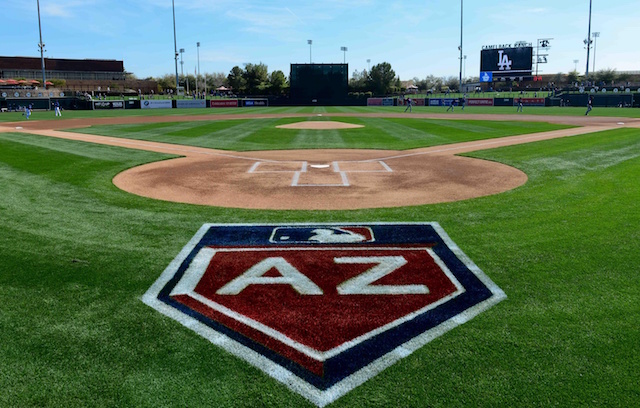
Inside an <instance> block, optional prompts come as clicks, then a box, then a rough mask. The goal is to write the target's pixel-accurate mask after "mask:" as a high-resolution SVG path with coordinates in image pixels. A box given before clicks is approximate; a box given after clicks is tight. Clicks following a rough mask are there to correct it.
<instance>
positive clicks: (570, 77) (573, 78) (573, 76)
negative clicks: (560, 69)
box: [567, 69, 580, 85]
mask: <svg viewBox="0 0 640 408" xmlns="http://www.w3.org/2000/svg"><path fill="white" fill-rule="evenodd" d="M579 80H580V74H578V71H576V70H575V69H574V70H573V71H571V72H569V73H568V74H567V82H568V83H569V84H571V85H573V84H575V83H576V82H579Z"/></svg>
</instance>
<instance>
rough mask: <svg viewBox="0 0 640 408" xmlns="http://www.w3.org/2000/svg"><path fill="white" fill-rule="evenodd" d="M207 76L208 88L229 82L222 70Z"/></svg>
mask: <svg viewBox="0 0 640 408" xmlns="http://www.w3.org/2000/svg"><path fill="white" fill-rule="evenodd" d="M205 77H206V78H207V88H209V89H216V88H219V87H221V86H222V85H227V84H229V81H228V80H227V77H226V76H225V74H224V73H222V72H214V73H213V74H206V75H205Z"/></svg>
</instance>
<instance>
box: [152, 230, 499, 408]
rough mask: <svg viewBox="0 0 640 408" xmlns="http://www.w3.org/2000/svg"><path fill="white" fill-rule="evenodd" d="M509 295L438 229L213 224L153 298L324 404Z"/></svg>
mask: <svg viewBox="0 0 640 408" xmlns="http://www.w3.org/2000/svg"><path fill="white" fill-rule="evenodd" d="M504 298H505V295H504V293H503V292H502V291H501V290H500V289H499V288H498V287H497V286H496V285H495V284H494V283H493V282H491V280H490V279H489V278H488V277H487V276H486V275H484V273H482V271H480V270H479V269H478V268H477V266H475V265H474V264H473V262H471V260H469V259H468V258H467V257H466V256H465V255H464V254H463V253H462V252H461V251H460V249H459V248H458V247H457V246H456V245H455V244H454V243H453V242H452V241H451V239H450V238H449V237H448V236H447V235H446V233H445V232H444V231H443V230H442V228H441V227H440V226H439V225H438V224H436V223H403V224H390V223H377V224H368V225H362V224H351V225H350V224H292V225H222V224H205V225H203V226H202V228H201V229H200V230H199V231H198V233H197V234H196V235H195V236H194V237H193V239H192V240H191V241H190V242H189V243H188V244H187V245H186V246H185V248H184V249H183V250H182V251H181V253H180V254H179V255H178V257H176V259H174V261H173V262H172V263H171V264H170V265H169V266H168V267H167V269H166V270H165V271H164V272H163V274H162V275H161V276H160V278H159V279H158V280H157V281H156V282H155V283H154V285H153V286H152V287H151V288H150V289H149V290H148V291H147V293H146V294H145V295H144V297H143V301H144V302H145V303H147V304H148V305H150V306H151V307H153V308H155V309H156V310H158V311H160V312H162V313H164V314H166V315H167V316H170V317H172V318H174V319H176V320H177V321H179V322H180V323H182V324H183V325H185V326H186V327H189V328H190V329H192V330H194V331H196V332H197V333H198V334H200V335H202V336H204V337H206V338H207V339H209V340H210V341H211V342H212V343H214V344H216V345H219V346H220V347H222V348H224V349H226V350H227V351H229V352H230V353H232V354H234V355H236V356H238V357H240V358H242V359H244V360H246V361H248V362H249V363H251V364H253V365H255V366H256V367H258V368H260V369H261V370H263V371H264V372H265V373H266V374H268V375H270V376H272V377H273V378H275V379H277V380H279V381H281V382H283V383H284V384H285V385H287V386H288V387H289V388H290V389H292V390H293V391H295V392H298V393H300V394H301V395H303V396H304V397H306V398H307V399H309V400H310V401H312V402H313V403H315V404H316V405H318V406H324V405H326V404H328V403H331V402H332V401H334V400H335V399H337V398H339V397H340V396H342V395H344V394H345V393H347V392H349V391H350V390H351V389H353V388H355V387H357V386H358V385H360V384H362V383H363V382H364V381H366V380H368V379H369V378H371V377H372V376H374V375H376V374H377V373H378V372H380V371H382V370H383V369H384V368H386V367H388V366H389V365H391V364H392V363H394V362H395V361H397V360H399V359H401V358H403V357H406V356H407V355H409V354H411V353H412V352H413V351H414V350H417V349H418V348H420V347H422V346H424V345H425V344H426V343H428V342H429V341H431V340H432V339H434V338H436V337H438V336H440V335H442V334H443V333H445V332H446V331H448V330H450V329H452V328H453V327H455V326H457V325H459V324H462V323H464V322H465V321H467V320H469V319H471V318H472V317H474V316H475V315H477V314H478V313H480V312H482V311H484V310H486V309H488V308H489V307H491V306H492V305H494V304H496V303H497V302H499V301H500V300H502V299H504Z"/></svg>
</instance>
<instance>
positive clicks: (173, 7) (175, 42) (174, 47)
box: [171, 0, 180, 93]
mask: <svg viewBox="0 0 640 408" xmlns="http://www.w3.org/2000/svg"><path fill="white" fill-rule="evenodd" d="M171 8H172V10H173V51H174V53H175V58H176V93H177V92H178V89H180V86H179V81H178V41H177V39H176V6H175V0H171Z"/></svg>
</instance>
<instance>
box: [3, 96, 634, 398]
mask: <svg viewBox="0 0 640 408" xmlns="http://www.w3.org/2000/svg"><path fill="white" fill-rule="evenodd" d="M403 109H404V108H403V107H395V108H394V107H384V108H383V107H380V108H347V107H342V108H339V107H335V108H333V107H332V108H329V107H327V108H324V107H315V108H255V109H251V110H248V109H246V108H244V109H229V110H222V109H221V110H219V111H218V110H215V111H214V110H213V109H207V110H204V109H203V110H196V109H194V110H184V111H176V110H166V111H162V110H158V111H151V112H144V111H141V110H138V111H122V112H73V111H67V112H64V116H63V118H62V119H56V118H54V116H53V112H35V113H34V114H33V115H32V119H31V120H29V121H26V120H24V118H23V117H21V116H20V115H19V114H16V113H3V114H0V214H1V217H0V220H1V223H0V241H1V245H0V390H1V391H0V406H6V407H36V406H37V407H42V406H46V407H123V406H132V407H133V406H135V407H158V406H161V407H175V406H185V407H186V406H188V407H204V406H207V407H210V406H213V407H236V406H246V407H254V406H257V407H263V406H265V407H300V406H314V403H315V405H322V404H318V402H317V401H313V400H310V399H309V398H308V397H305V396H303V395H301V394H299V393H297V392H294V391H292V390H291V389H290V388H291V387H288V386H287V384H286V382H282V381H278V380H276V379H274V375H273V374H272V373H265V372H264V370H261V369H260V368H257V367H255V366H254V365H252V364H249V363H248V362H246V361H245V360H243V359H242V358H238V357H237V356H236V355H233V354H232V353H229V352H228V351H226V349H225V348H223V347H219V346H218V345H215V344H212V342H211V341H209V340H207V339H205V338H203V337H202V336H201V335H200V334H199V333H197V332H196V331H194V330H191V329H190V328H189V327H185V325H183V324H181V323H180V322H178V321H176V320H175V319H171V318H169V317H167V316H165V315H163V314H162V313H158V312H157V311H156V310H154V309H153V308H151V307H149V306H148V305H147V304H145V303H143V301H142V298H143V296H144V295H145V293H147V291H148V290H149V288H150V287H151V286H152V284H153V283H154V282H155V281H156V280H157V279H158V277H159V276H160V275H161V274H162V273H163V271H164V270H165V268H167V266H168V265H169V264H170V263H171V262H172V260H174V259H175V258H176V256H178V254H179V253H180V252H181V250H182V248H183V247H185V245H186V244H187V243H188V242H189V241H190V240H191V239H192V237H193V236H194V234H196V232H197V231H198V230H199V229H200V228H201V226H202V225H203V224H206V223H216V224H245V225H246V224H269V225H279V224H287V225H290V224H293V223H305V224H322V223H337V224H340V223H344V224H358V225H360V224H361V225H367V224H371V223H396V222H397V223H408V222H436V223H438V224H439V225H440V226H441V227H442V228H443V230H445V231H446V233H447V234H448V236H449V237H450V238H451V239H452V240H453V241H454V242H455V244H457V245H458V246H459V248H460V249H461V250H462V251H464V253H465V254H466V256H468V257H469V258H470V259H471V260H472V261H473V263H474V264H475V265H477V266H478V267H479V268H480V269H481V270H482V271H483V272H484V274H486V275H487V276H488V277H489V278H490V279H491V281H493V282H494V283H495V284H496V285H497V286H498V287H499V288H500V289H501V290H502V291H504V294H505V295H506V298H505V299H504V300H502V301H501V302H499V303H497V304H495V305H493V306H492V307H491V308H489V309H488V310H485V311H484V312H482V313H479V314H478V315H477V316H475V317H474V318H473V319H471V320H469V321H467V322H465V323H464V324H460V325H459V326H457V327H455V328H453V329H451V330H449V331H446V332H445V333H444V334H442V335H441V336H438V337H436V338H434V339H433V340H432V341H430V342H428V343H427V344H426V345H424V346H423V347H420V348H419V349H417V350H416V351H414V352H413V353H410V354H408V355H406V356H405V357H404V358H402V359H399V361H397V362H395V364H392V365H390V366H389V367H387V368H385V369H384V370H381V371H380V372H378V373H377V374H376V375H374V376H372V377H371V378H370V379H369V380H368V381H364V382H363V383H362V384H360V385H358V386H355V387H353V389H351V390H349V391H348V392H340V391H339V390H338V391H337V392H336V398H334V399H329V400H327V402H329V403H330V404H331V406H336V407H338V406H340V407H342V406H344V407H354V406H355V407H387V406H398V407H452V406H455V407H462V406H464V407H469V406H491V407H493V406H540V407H547V406H561V407H568V406H607V407H609V406H612V407H630V406H636V405H637V403H638V400H639V399H640V374H638V368H639V367H640V353H638V345H639V344H640V306H639V305H640V273H639V270H640V228H639V227H640V204H639V203H640V185H639V183H638V180H640V111H639V110H634V109H613V108H611V109H604V108H600V109H595V110H594V111H593V112H592V114H591V115H590V116H584V109H582V108H562V109H560V108H535V109H533V108H532V109H529V110H528V111H525V114H519V115H516V114H514V113H515V112H514V111H515V109H507V108H504V109H502V108H473V109H470V108H469V109H467V110H466V111H465V112H456V113H455V114H448V115H447V114H446V112H445V109H446V108H419V107H416V108H414V110H413V113H411V114H409V113H406V114H404V113H403ZM303 122H309V123H313V125H310V126H307V127H303V128H302V129H295V128H294V129H290V128H281V127H280V126H287V125H295V124H299V123H303ZM322 122H335V123H338V124H349V125H356V126H358V127H354V128H341V126H339V125H337V126H336V127H325V126H322ZM300 166H302V167H300ZM336 174H339V175H340V177H338V178H337V179H336V177H337V176H336ZM336 180H337V181H336ZM328 330H330V328H328Z"/></svg>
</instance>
